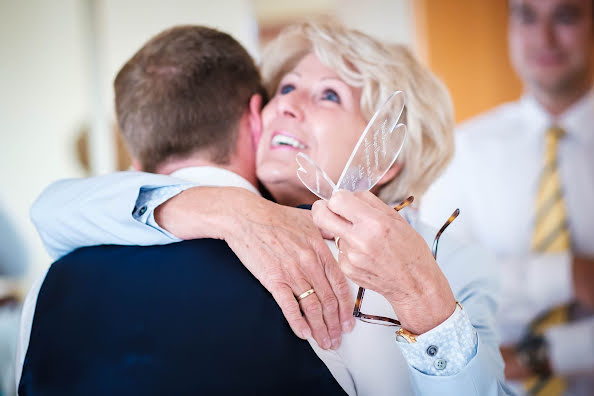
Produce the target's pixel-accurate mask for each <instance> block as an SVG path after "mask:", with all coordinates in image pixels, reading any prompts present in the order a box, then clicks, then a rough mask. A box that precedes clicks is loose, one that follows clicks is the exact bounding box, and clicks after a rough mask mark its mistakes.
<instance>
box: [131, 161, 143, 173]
mask: <svg viewBox="0 0 594 396" xmlns="http://www.w3.org/2000/svg"><path fill="white" fill-rule="evenodd" d="M132 168H134V170H135V171H141V170H142V166H140V162H139V161H138V160H137V159H136V158H132Z"/></svg>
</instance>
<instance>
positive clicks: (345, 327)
mask: <svg viewBox="0 0 594 396" xmlns="http://www.w3.org/2000/svg"><path fill="white" fill-rule="evenodd" d="M354 327H355V319H349V320H345V321H344V322H342V331H344V332H345V333H350V332H351V331H353V328H354Z"/></svg>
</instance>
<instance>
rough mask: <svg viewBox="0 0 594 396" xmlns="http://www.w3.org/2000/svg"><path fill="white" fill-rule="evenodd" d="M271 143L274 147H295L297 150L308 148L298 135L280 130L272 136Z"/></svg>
mask: <svg viewBox="0 0 594 396" xmlns="http://www.w3.org/2000/svg"><path fill="white" fill-rule="evenodd" d="M270 145H271V146H272V147H273V148H294V149H297V150H305V149H306V148H307V146H306V145H305V144H303V143H302V142H300V141H299V140H298V139H297V138H296V137H294V136H290V135H287V134H284V133H280V132H278V133H276V134H275V135H274V136H273V137H272V141H271V142H270Z"/></svg>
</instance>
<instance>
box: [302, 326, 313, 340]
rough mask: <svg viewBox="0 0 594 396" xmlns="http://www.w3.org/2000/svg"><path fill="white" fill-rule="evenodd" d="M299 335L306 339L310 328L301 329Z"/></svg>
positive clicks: (309, 333)
mask: <svg viewBox="0 0 594 396" xmlns="http://www.w3.org/2000/svg"><path fill="white" fill-rule="evenodd" d="M301 336H302V337H303V339H304V340H307V339H308V338H310V337H311V330H310V329H305V330H303V332H301Z"/></svg>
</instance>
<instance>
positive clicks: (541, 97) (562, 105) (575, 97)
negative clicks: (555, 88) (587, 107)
mask: <svg viewBox="0 0 594 396" xmlns="http://www.w3.org/2000/svg"><path fill="white" fill-rule="evenodd" d="M591 89H592V81H589V83H588V84H583V85H581V86H580V87H579V88H578V89H574V90H571V91H568V92H564V93H555V94H552V93H550V92H545V91H544V90H540V89H538V88H534V89H529V92H530V94H532V95H533V96H534V99H535V100H536V101H537V102H538V104H540V105H541V106H542V107H543V108H544V109H545V111H546V112H547V113H549V115H550V116H551V117H553V118H558V117H560V116H561V115H562V114H563V113H565V112H566V111H567V110H568V109H570V108H571V107H572V106H573V105H574V104H576V103H577V102H579V101H580V99H582V98H583V97H584V96H585V95H587V94H588V92H589V91H590V90H591Z"/></svg>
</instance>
